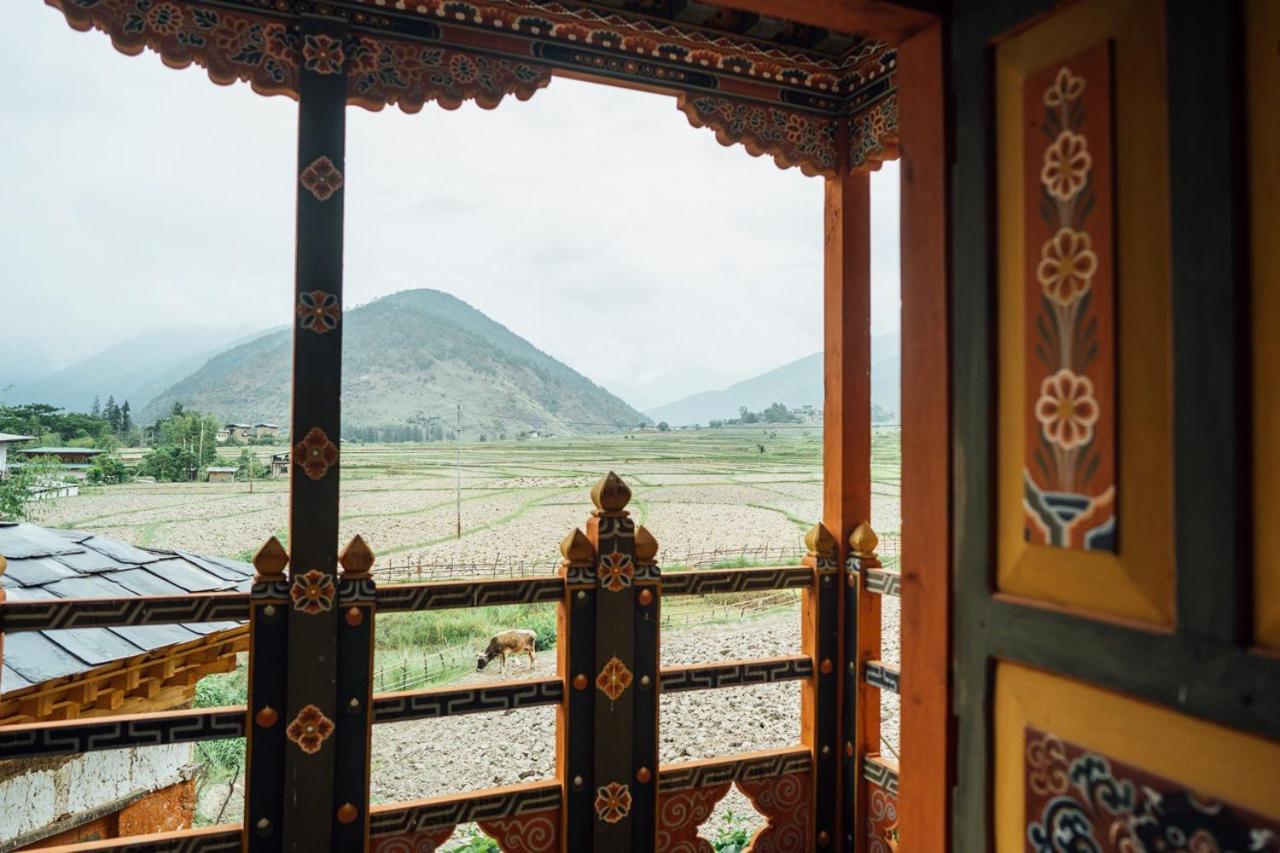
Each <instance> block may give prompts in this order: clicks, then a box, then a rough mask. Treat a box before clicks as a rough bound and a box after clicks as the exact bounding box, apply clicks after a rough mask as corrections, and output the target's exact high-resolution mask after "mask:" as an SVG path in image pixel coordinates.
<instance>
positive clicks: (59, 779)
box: [0, 743, 193, 849]
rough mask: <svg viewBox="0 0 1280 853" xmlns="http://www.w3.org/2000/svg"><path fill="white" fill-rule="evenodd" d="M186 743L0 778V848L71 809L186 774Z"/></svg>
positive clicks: (85, 808)
mask: <svg viewBox="0 0 1280 853" xmlns="http://www.w3.org/2000/svg"><path fill="white" fill-rule="evenodd" d="M192 763H193V747H192V745H191V744H189V743H180V744H170V745H166V746H148V747H142V748H139V749H112V750H106V751H103V752H92V753H87V754H84V755H77V756H75V757H74V758H72V759H70V760H69V761H66V762H65V763H62V764H60V765H58V766H57V767H56V768H53V769H48V768H44V769H35V770H31V771H28V772H25V773H19V774H17V775H15V776H13V777H11V778H8V779H4V780H3V781H0V849H4V847H5V845H6V843H7V842H10V841H12V840H13V839H15V838H18V837H20V836H23V835H26V834H27V833H30V832H34V831H36V830H39V829H41V828H43V827H45V826H48V825H49V824H51V823H53V822H55V821H59V820H62V819H64V818H67V817H70V816H72V815H75V814H82V813H85V812H91V811H92V810H94V809H96V808H100V807H102V806H105V805H107V804H108V803H112V802H116V801H118V800H122V799H125V798H127V797H130V796H132V795H134V794H140V793H141V794H146V793H150V792H152V791H158V790H160V789H161V788H167V787H168V786H170V785H172V784H174V783H176V782H180V781H182V780H184V779H186V778H189V776H190V766H191V764H192Z"/></svg>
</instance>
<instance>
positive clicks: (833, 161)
mask: <svg viewBox="0 0 1280 853" xmlns="http://www.w3.org/2000/svg"><path fill="white" fill-rule="evenodd" d="M678 105H679V107H680V109H681V110H682V111H683V112H684V114H685V115H686V116H688V117H689V124H691V125H693V126H694V127H706V128H710V129H711V130H714V131H715V133H716V141H718V142H719V143H720V144H721V145H735V144H740V145H742V146H743V147H745V148H746V149H747V153H748V154H751V155H752V156H753V157H759V156H761V155H763V154H768V155H769V156H771V157H773V159H774V162H776V163H777V164H778V168H780V169H788V168H790V167H792V166H796V167H798V168H799V169H800V171H802V172H804V173H805V174H806V175H809V176H810V177H813V176H816V175H825V176H827V177H835V175H836V174H837V170H838V165H837V164H838V162H839V143H838V122H837V120H836V119H833V118H826V117H823V116H817V115H812V114H808V113H800V112H795V111H792V110H784V109H779V108H777V107H769V106H762V105H760V104H750V103H745V102H742V101H734V100H730V99H729V98H718V97H715V96H713V95H693V96H690V95H681V96H680V99H679V101H678Z"/></svg>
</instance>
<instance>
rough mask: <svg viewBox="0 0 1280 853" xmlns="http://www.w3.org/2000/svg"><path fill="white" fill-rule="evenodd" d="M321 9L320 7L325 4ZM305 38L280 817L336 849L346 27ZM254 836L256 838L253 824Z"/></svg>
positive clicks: (299, 847)
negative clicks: (282, 777) (281, 808)
mask: <svg viewBox="0 0 1280 853" xmlns="http://www.w3.org/2000/svg"><path fill="white" fill-rule="evenodd" d="M321 8H323V7H321ZM298 37H299V40H300V48H301V53H302V57H301V59H302V64H301V67H299V69H298V90H299V91H298V95H299V98H298V161H297V179H296V180H297V184H296V190H297V199H298V202H297V237H296V241H297V244H296V272H295V295H294V301H295V305H296V311H295V316H294V318H293V406H292V412H291V417H290V426H291V429H292V436H293V442H294V444H293V453H292V457H291V458H292V466H291V468H292V475H291V479H290V492H289V542H288V547H289V552H290V558H291V563H290V565H291V569H290V582H291V590H290V592H291V596H292V598H293V601H294V604H293V605H292V606H291V607H290V608H289V609H288V611H287V612H288V618H289V627H288V630H289V649H288V664H287V667H288V669H287V688H286V706H285V711H284V713H283V714H282V715H281V722H280V725H282V726H284V727H285V732H286V735H287V736H288V738H289V741H290V742H289V743H287V744H285V747H284V758H285V762H284V763H285V773H284V792H285V799H284V813H283V815H282V820H281V824H280V826H279V827H278V829H276V830H275V831H277V832H279V833H280V836H281V838H282V840H283V845H284V846H283V849H284V850H287V851H297V853H303V851H312V850H330V849H336V848H334V847H333V834H332V817H333V814H334V806H333V798H334V753H335V749H334V741H333V738H332V733H333V730H334V727H335V723H334V720H335V718H336V716H337V713H338V712H337V707H336V706H337V685H336V675H337V673H336V664H335V660H336V657H337V636H336V635H337V629H338V613H337V607H336V606H335V604H336V600H337V564H338V462H339V459H338V444H339V442H340V441H341V436H342V428H341V385H342V236H343V198H344V195H345V191H344V189H343V182H344V180H345V178H344V175H343V172H344V170H345V169H346V98H347V91H346V87H347V78H346V75H345V74H344V73H343V71H344V59H345V57H344V55H343V49H344V43H345V39H346V25H345V24H344V23H343V22H342V21H341V20H336V19H331V18H323V17H303V18H301V19H300V21H299V27H298ZM249 831H250V832H254V831H256V830H255V829H252V828H251V829H250V830H249Z"/></svg>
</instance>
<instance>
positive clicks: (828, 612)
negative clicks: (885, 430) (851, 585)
mask: <svg viewBox="0 0 1280 853" xmlns="http://www.w3.org/2000/svg"><path fill="white" fill-rule="evenodd" d="M804 542H805V547H806V549H807V550H808V555H807V556H806V557H805V558H804V564H805V565H806V566H808V567H809V568H811V569H813V585H812V586H811V587H810V588H808V589H806V590H805V591H804V596H803V598H802V603H801V608H802V622H801V631H800V642H801V647H802V649H803V651H804V653H805V654H806V655H808V656H809V657H810V658H812V660H813V676H812V677H811V678H810V679H809V680H808V681H806V682H805V683H804V684H803V686H802V688H801V715H802V716H801V722H800V732H801V740H802V742H803V743H804V744H805V746H807V747H809V748H810V749H811V750H813V774H812V775H811V776H810V782H811V785H812V788H811V790H812V792H813V811H812V814H813V817H814V821H813V826H812V827H811V828H810V832H811V833H812V838H811V839H809V846H810V847H813V846H815V845H816V846H817V847H819V848H826V847H829V846H830V845H831V842H832V839H834V838H836V837H838V836H836V834H835V833H836V827H837V825H838V824H837V821H838V819H839V816H840V800H839V799H837V796H836V793H837V791H839V790H840V787H841V786H840V759H839V757H838V756H839V750H840V683H841V679H840V669H841V661H842V659H843V654H842V649H841V643H840V610H841V607H840V605H841V598H842V594H841V589H840V584H839V583H838V582H837V578H838V575H837V569H838V566H839V563H838V562H837V557H838V554H839V550H838V548H837V546H836V540H835V537H833V536H832V535H831V533H830V531H828V530H827V528H826V527H825V526H824V525H821V524H815V525H814V526H813V528H812V529H810V530H809V532H808V534H806V535H805V537H804Z"/></svg>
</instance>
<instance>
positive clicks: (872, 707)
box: [841, 522, 881, 850]
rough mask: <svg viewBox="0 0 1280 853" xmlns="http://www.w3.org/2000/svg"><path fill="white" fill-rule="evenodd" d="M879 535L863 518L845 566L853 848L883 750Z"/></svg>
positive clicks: (863, 837)
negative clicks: (876, 586) (870, 771)
mask: <svg viewBox="0 0 1280 853" xmlns="http://www.w3.org/2000/svg"><path fill="white" fill-rule="evenodd" d="M876 544H877V539H876V534H875V531H873V530H872V529H871V525H869V524H866V523H865V522H864V523H863V524H860V525H858V527H857V528H856V529H855V530H854V531H853V533H852V534H851V535H850V537H849V549H850V559H849V560H848V561H847V571H846V572H845V579H846V582H845V592H844V595H845V606H844V612H845V631H844V659H845V673H844V703H843V708H844V720H843V722H842V724H841V727H842V731H843V734H844V756H845V757H844V765H845V766H844V784H845V792H846V793H845V797H844V801H845V802H844V806H845V808H846V813H845V827H846V829H845V832H846V835H847V836H851V838H846V841H847V843H848V845H849V847H850V849H854V850H858V849H864V848H865V846H866V845H867V842H868V831H869V829H870V823H869V820H870V817H869V812H870V811H871V810H870V809H868V807H867V804H868V791H867V785H866V782H865V780H864V778H863V777H864V773H865V772H866V770H865V768H864V763H865V760H866V758H867V757H868V756H871V755H879V754H880V693H879V691H878V690H876V689H875V688H873V687H870V686H869V685H868V684H867V683H866V665H867V662H868V661H873V660H874V661H878V660H879V659H880V630H881V625H880V596H879V595H878V594H875V593H871V592H868V591H867V590H866V582H867V572H868V571H870V570H872V569H879V568H880V567H881V566H880V559H879V558H878V557H877V556H876V554H875V549H876Z"/></svg>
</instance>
